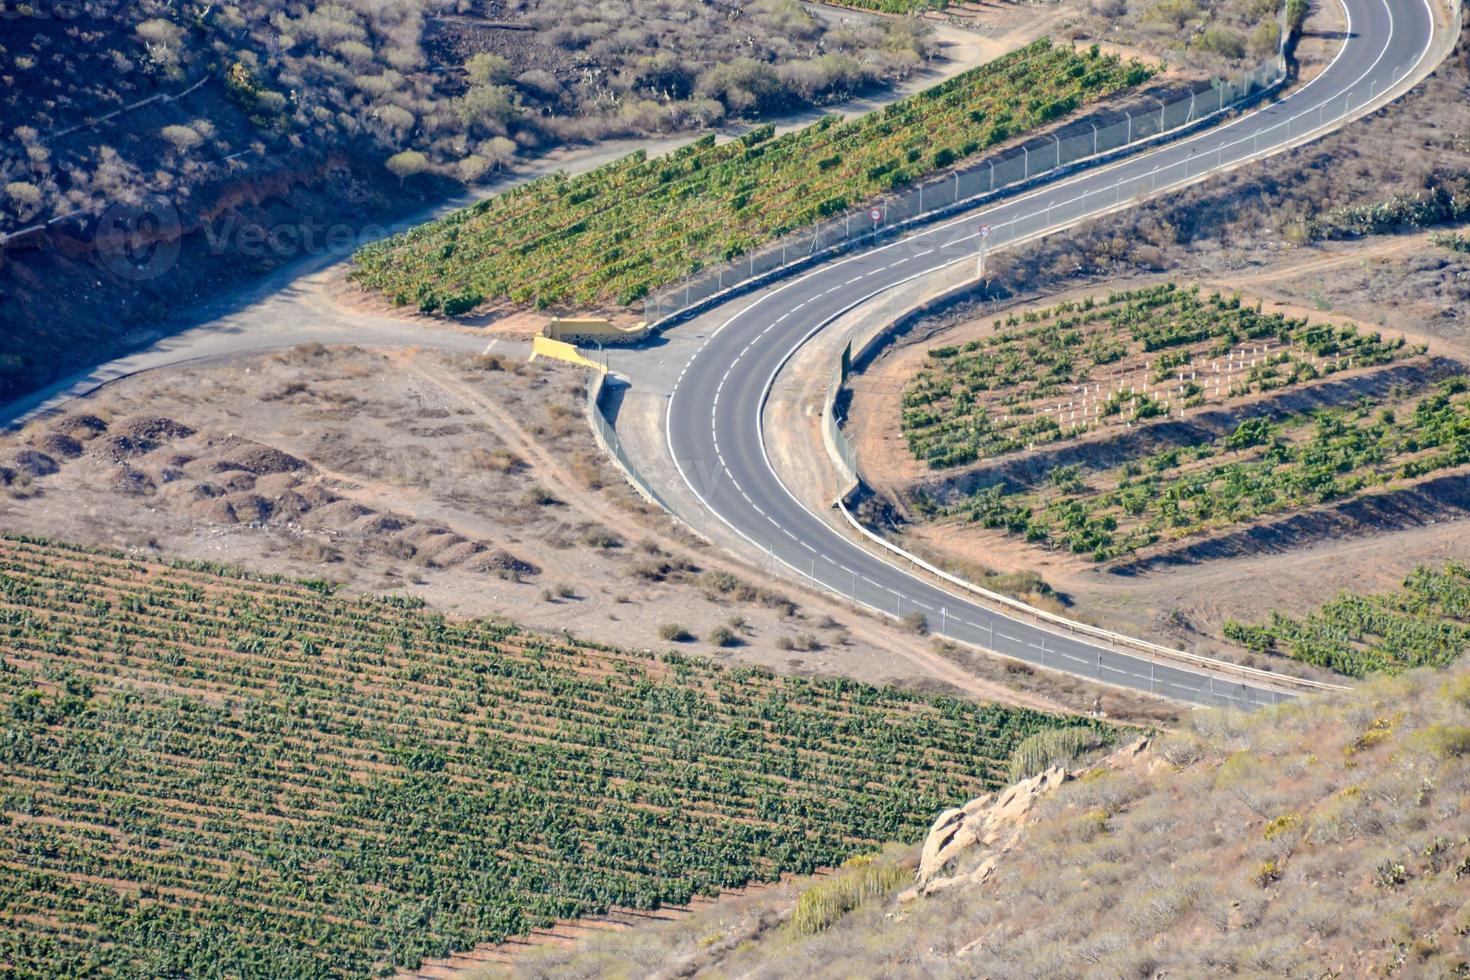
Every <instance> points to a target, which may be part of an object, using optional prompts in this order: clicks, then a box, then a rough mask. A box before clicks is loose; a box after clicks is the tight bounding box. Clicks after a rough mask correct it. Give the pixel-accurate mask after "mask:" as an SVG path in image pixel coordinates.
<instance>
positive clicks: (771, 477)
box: [665, 0, 1434, 708]
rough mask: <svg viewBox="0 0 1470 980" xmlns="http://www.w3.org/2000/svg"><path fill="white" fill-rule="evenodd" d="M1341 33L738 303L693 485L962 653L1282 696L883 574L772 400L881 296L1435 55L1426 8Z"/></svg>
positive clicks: (1235, 153) (1379, 7)
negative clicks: (1027, 189)
mask: <svg viewBox="0 0 1470 980" xmlns="http://www.w3.org/2000/svg"><path fill="white" fill-rule="evenodd" d="M1344 5H1345V7H1346V9H1347V13H1348V19H1349V24H1348V30H1347V31H1346V40H1345V41H1344V43H1343V45H1342V48H1341V49H1340V51H1339V53H1338V54H1337V56H1336V58H1335V59H1334V60H1333V62H1332V63H1331V64H1330V65H1329V66H1328V68H1327V69H1326V70H1325V71H1324V72H1323V73H1322V74H1321V75H1319V76H1318V77H1317V78H1315V79H1313V80H1312V81H1311V82H1309V83H1308V84H1306V85H1304V86H1302V87H1301V88H1300V89H1297V90H1296V91H1294V92H1293V93H1291V94H1290V95H1289V96H1287V97H1286V98H1284V99H1282V100H1280V101H1278V102H1276V103H1273V104H1271V105H1269V106H1266V107H1264V108H1262V109H1260V110H1259V111H1256V112H1253V113H1251V114H1249V115H1246V116H1243V117H1241V118H1238V119H1236V120H1234V121H1232V122H1230V123H1229V124H1227V125H1222V126H1220V127H1217V128H1214V129H1211V130H1207V131H1205V132H1203V133H1200V134H1198V135H1195V136H1193V137H1190V138H1188V139H1183V140H1181V141H1179V142H1176V143H1171V144H1168V145H1165V146H1162V147H1160V148H1158V149H1155V150H1153V151H1151V152H1148V153H1145V154H1141V155H1138V156H1135V157H1130V158H1128V159H1125V160H1123V161H1121V162H1118V163H1115V164H1113V165H1110V166H1106V167H1101V168H1099V169H1096V170H1091V171H1087V172H1084V173H1082V174H1080V175H1078V176H1075V177H1072V178H1070V179H1067V180H1065V181H1062V182H1059V183H1057V184H1053V185H1048V186H1045V187H1042V188H1041V189H1039V190H1037V191H1033V192H1031V193H1029V194H1027V195H1025V196H1022V197H1018V198H1015V199H1012V200H1005V201H1001V202H997V203H994V204H990V205H985V206H982V207H980V208H978V209H977V210H975V211H973V212H971V213H969V214H966V215H964V216H962V217H960V218H958V219H955V220H950V221H948V222H945V223H944V224H940V225H937V226H934V227H932V228H927V229H925V230H923V231H921V232H918V233H916V234H914V235H911V236H909V237H906V238H902V239H900V240H898V241H895V242H893V243H890V244H888V245H884V246H881V247H877V248H874V249H871V250H869V251H866V252H863V253H860V254H857V255H853V256H851V257H848V258H845V259H842V260H840V261H834V262H832V263H830V264H827V265H824V266H822V267H820V268H818V269H816V270H815V271H813V272H810V273H808V274H805V275H803V276H801V277H799V278H794V279H792V280H791V281H789V282H787V283H785V284H784V285H782V286H780V287H779V288H777V289H774V290H772V291H770V292H768V293H766V294H764V295H762V296H761V297H760V298H759V299H756V300H754V301H753V302H747V301H745V300H741V301H739V302H740V303H744V304H745V305H743V306H741V308H740V309H739V310H738V312H735V313H734V314H733V315H732V316H730V317H729V319H727V320H725V321H724V322H723V323H721V324H720V326H719V327H718V328H717V329H716V330H714V331H713V332H712V334H711V336H710V337H709V338H708V339H707V340H706V341H705V342H704V344H703V345H702V346H701V347H700V348H699V349H698V350H697V351H696V352H695V353H694V354H693V356H692V357H691V358H690V359H689V361H688V363H686V364H685V365H684V367H683V370H682V372H681V373H680V375H679V380H678V383H677V384H676V385H675V386H674V389H673V392H672V394H671V395H670V397H669V401H668V409H667V415H666V419H665V436H666V438H667V440H668V444H669V448H670V451H671V452H672V455H673V458H674V462H675V464H676V466H677V468H678V471H679V473H680V475H681V476H682V478H683V479H684V481H685V483H686V484H688V486H689V488H690V490H692V491H693V492H694V494H695V495H696V496H697V497H699V498H700V500H701V501H702V502H703V503H704V505H705V506H706V507H707V508H708V509H709V510H710V511H711V512H712V513H714V514H715V515H716V516H717V517H718V518H719V519H720V520H721V521H723V522H724V523H725V524H726V525H727V526H729V527H730V528H731V529H732V530H733V531H734V532H735V533H737V534H739V535H740V536H741V537H742V538H744V539H745V540H746V541H748V542H750V543H751V544H752V545H754V546H756V547H758V548H759V549H761V550H762V551H765V552H767V553H768V554H769V555H770V556H771V557H772V558H773V559H775V560H778V561H780V562H782V563H783V564H785V565H786V566H788V567H789V568H790V569H792V570H794V571H795V572H797V573H799V574H800V575H801V576H802V577H803V578H806V579H809V580H810V581H811V582H813V583H814V584H816V585H818V586H820V587H822V588H825V589H827V590H830V591H832V592H835V593H838V594H840V595H843V596H845V597H847V598H848V599H849V600H851V601H853V602H856V603H858V604H860V605H862V606H866V607H868V608H871V609H874V610H876V611H879V612H882V613H885V614H888V615H893V616H902V615H904V614H907V613H910V612H914V611H917V612H920V613H922V614H924V616H925V617H926V618H927V619H928V622H929V626H930V628H931V630H933V631H934V632H936V633H942V634H943V635H945V636H947V637H949V638H951V639H953V640H957V641H960V642H963V643H967V644H973V645H976V646H979V647H983V648H986V649H990V650H994V651H996V652H997V653H1001V654H1004V655H1006V656H1009V657H1014V658H1016V659H1018V660H1023V661H1026V662H1029V663H1033V664H1037V665H1040V666H1044V667H1048V668H1053V669H1057V670H1062V671H1066V672H1068V673H1071V674H1076V675H1079V676H1083V677H1088V678H1092V679H1096V680H1100V681H1103V682H1105V683H1109V684H1113V685H1118V686H1122V687H1126V688H1133V689H1137V690H1143V691H1151V692H1154V693H1157V694H1160V695H1162V696H1165V697H1170V698H1174V699H1177V700H1181V701H1186V702H1191V703H1195V704H1201V705H1217V704H1233V705H1236V706H1239V707H1244V708H1251V707H1256V706H1259V705H1262V704H1271V703H1275V702H1276V701H1278V700H1281V699H1282V698H1283V697H1285V695H1282V694H1280V693H1279V692H1278V691H1277V690H1275V689H1273V688H1271V687H1269V686H1266V685H1264V684H1262V685H1257V684H1254V683H1242V682H1241V681H1240V680H1238V679H1226V678H1224V677H1222V676H1220V675H1217V674H1215V673H1211V672H1209V671H1208V670H1206V669H1203V668H1198V669H1196V668H1194V667H1192V666H1190V665H1187V664H1184V663H1175V662H1157V661H1154V660H1151V659H1150V658H1148V657H1146V656H1144V655H1142V654H1133V653H1129V652H1127V651H1126V650H1121V649H1116V648H1113V647H1112V646H1109V645H1107V644H1105V643H1102V642H1100V641H1096V640H1089V639H1087V638H1085V637H1082V636H1078V635H1073V634H1067V633H1060V632H1055V631H1052V630H1050V629H1045V628H1042V627H1040V626H1037V625H1035V624H1034V623H1033V622H1031V621H1029V620H1026V619H1017V618H1013V617H1011V616H1007V615H1005V614H1003V613H1000V612H996V611H994V610H992V609H990V608H987V607H986V606H984V605H981V604H979V603H978V602H976V601H974V599H973V598H970V597H966V596H964V595H962V594H959V593H956V592H952V591H949V590H946V589H942V588H940V587H939V586H937V585H935V584H933V583H932V582H930V581H929V580H928V579H925V578H920V577H918V576H916V575H914V574H911V573H909V572H907V571H905V570H904V569H902V568H898V567H896V566H894V565H890V564H889V563H888V562H887V561H886V560H885V559H884V558H883V557H881V556H879V555H877V554H876V553H874V552H871V551H869V550H867V549H866V548H864V547H862V546H861V545H859V544H858V543H856V542H855V541H854V540H852V539H850V538H848V537H847V536H845V535H844V534H843V533H841V532H840V531H838V530H837V529H835V528H834V527H832V526H831V525H829V524H828V523H827V522H825V521H824V520H822V519H821V518H820V517H819V516H818V515H816V514H814V513H812V512H811V511H810V510H808V509H807V508H806V507H805V506H804V505H803V504H802V503H801V502H800V501H799V500H797V498H796V497H795V495H794V494H792V493H791V492H790V491H789V490H788V489H787V488H786V486H785V485H784V484H783V483H782V482H781V479H780V477H779V476H778V475H777V474H776V472H775V469H774V467H773V466H772V464H771V461H770V459H769V457H768V456H767V454H766V450H765V442H764V437H763V434H762V428H761V420H762V415H763V412H764V408H765V401H766V397H767V395H768V394H769V392H770V390H771V386H772V384H773V383H774V381H775V378H776V376H777V374H778V373H779V372H780V370H781V368H782V367H783V365H784V364H785V363H786V361H787V360H788V359H789V358H790V356H791V355H792V354H793V353H794V352H795V351H796V350H797V349H798V348H799V347H800V346H801V345H802V344H804V343H805V342H806V341H807V340H808V339H809V338H810V337H812V336H814V335H815V334H816V333H817V332H819V331H820V330H822V329H824V328H825V327H827V326H829V325H831V324H832V323H833V322H834V321H835V320H836V319H837V318H838V317H839V316H840V315H841V314H842V313H843V312H845V311H847V310H849V309H851V308H852V307H853V306H855V305H857V304H858V303H861V302H863V301H865V300H866V299H868V298H871V297H872V296H875V295H877V294H879V293H882V292H883V291H884V290H886V289H888V288H891V287H893V286H894V285H896V284H898V283H901V282H904V281H907V280H909V279H912V278H915V277H918V276H921V275H924V274H926V273H929V272H932V271H934V270H936V269H938V268H940V267H942V266H944V265H947V264H950V263H952V262H955V261H957V260H960V259H963V258H966V257H968V256H972V255H973V254H974V250H975V247H976V242H977V238H978V227H979V225H981V224H982V223H983V224H986V225H988V226H990V228H991V229H992V231H991V234H990V238H989V242H990V247H992V248H993V247H995V246H997V245H1005V244H1008V243H1012V242H1015V241H1017V240H1021V239H1025V238H1030V237H1034V236H1037V235H1039V234H1043V233H1046V232H1047V231H1049V230H1053V229H1057V228H1061V227H1065V226H1067V225H1070V224H1072V223H1074V222H1076V221H1077V220H1079V219H1082V218H1085V217H1090V216H1093V215H1097V214H1102V213H1105V212H1107V211H1111V210H1115V209H1117V208H1120V207H1126V206H1128V205H1129V203H1130V202H1132V201H1134V200H1137V199H1139V198H1141V197H1143V196H1148V195H1153V194H1157V193H1162V192H1165V191H1167V190H1169V189H1171V188H1177V187H1180V186H1183V185H1185V184H1187V183H1189V182H1191V181H1192V180H1195V179H1198V178H1199V177H1200V176H1202V175H1204V174H1206V173H1209V172H1213V171H1216V170H1220V169H1224V168H1228V167H1231V166H1233V165H1238V164H1241V163H1243V162H1246V161H1249V160H1251V159H1253V158H1255V157H1257V156H1259V155H1264V154H1267V153H1269V152H1271V151H1273V150H1277V149H1281V148H1284V147H1285V146H1287V145H1289V144H1291V143H1292V142H1294V141H1299V140H1301V139H1302V138H1303V137H1304V136H1306V135H1308V134H1309V133H1310V132H1313V131H1317V130H1321V129H1323V128H1324V127H1327V128H1330V127H1331V125H1332V124H1333V123H1334V121H1338V120H1342V119H1344V118H1346V117H1348V116H1349V115H1351V114H1352V112H1353V111H1356V110H1358V109H1359V108H1360V107H1361V106H1363V105H1364V104H1366V103H1368V102H1370V101H1372V100H1373V99H1374V98H1376V97H1378V96H1380V95H1382V94H1383V93H1385V92H1387V91H1389V90H1390V89H1391V88H1392V87H1393V86H1394V85H1395V84H1397V83H1398V81H1399V80H1400V79H1403V78H1405V77H1408V75H1409V74H1411V73H1412V72H1413V71H1414V70H1415V68H1416V67H1418V65H1419V64H1420V62H1421V61H1422V60H1423V59H1424V58H1426V57H1427V56H1428V54H1429V51H1430V50H1431V46H1432V43H1433V39H1434V15H1433V11H1432V10H1431V9H1430V7H1429V0H1344Z"/></svg>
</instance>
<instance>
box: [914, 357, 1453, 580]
mask: <svg viewBox="0 0 1470 980" xmlns="http://www.w3.org/2000/svg"><path fill="white" fill-rule="evenodd" d="M1465 390H1466V385H1465V382H1464V381H1463V380H1461V379H1459V378H1455V379H1452V380H1451V381H1448V382H1443V383H1441V384H1440V385H1438V386H1437V387H1436V389H1435V390H1434V391H1433V392H1431V393H1430V394H1428V395H1426V396H1425V397H1423V398H1422V399H1420V400H1419V401H1418V402H1417V403H1416V404H1414V406H1413V408H1412V410H1410V411H1408V412H1405V413H1401V414H1396V413H1395V412H1394V411H1392V410H1390V409H1377V410H1375V409H1374V408H1373V406H1371V405H1369V404H1366V403H1365V404H1361V405H1359V406H1356V407H1354V408H1350V409H1326V410H1322V411H1318V412H1314V413H1311V414H1304V415H1295V416H1291V417H1289V418H1287V419H1284V420H1280V421H1272V420H1271V419H1269V418H1266V417H1258V418H1252V419H1248V420H1246V421H1244V422H1242V423H1240V425H1239V426H1238V427H1237V428H1236V429H1235V431H1234V432H1232V433H1230V434H1228V435H1226V436H1223V437H1222V438H1220V439H1217V440H1214V441H1213V442H1207V443H1202V444H1200V445H1197V446H1192V447H1188V448H1181V449H1171V450H1168V451H1165V452H1161V453H1156V454H1154V455H1152V456H1150V457H1148V458H1146V459H1143V460H1141V461H1132V462H1129V463H1126V464H1124V465H1123V466H1121V467H1118V468H1115V469H1112V470H1108V471H1105V472H1101V473H1095V474H1084V473H1083V472H1082V470H1081V468H1080V466H1078V465H1072V466H1065V467H1059V468H1057V469H1055V470H1053V471H1052V473H1051V474H1050V485H1049V486H1047V487H1045V488H1043V489H1040V490H1034V489H1032V490H1027V489H1022V488H1017V487H1012V486H1008V485H1005V484H994V485H991V486H989V487H986V488H985V489H983V490H979V491H977V492H975V493H972V494H968V495H966V496H964V497H962V498H960V499H959V500H956V501H954V502H952V503H950V504H948V505H947V506H939V505H937V504H935V503H933V502H932V501H931V500H929V499H928V498H927V497H925V496H923V495H920V496H919V497H918V499H917V501H916V503H917V504H918V506H919V508H920V509H921V511H923V512H925V513H927V514H928V515H930V516H944V517H953V518H959V519H961V520H964V521H966V522H970V523H976V524H981V525H983V526H985V527H989V528H1000V529H1004V530H1006V531H1007V532H1009V533H1012V534H1016V535H1020V536H1023V537H1024V538H1025V539H1026V540H1027V541H1031V542H1036V543H1045V544H1048V545H1052V546H1057V547H1065V548H1067V549H1068V550H1070V551H1072V552H1075V553H1078V554H1088V555H1091V556H1092V558H1093V559H1094V560H1096V561H1108V560H1110V559H1113V558H1117V557H1120V556H1122V555H1127V554H1131V553H1133V552H1135V551H1137V550H1139V549H1141V548H1145V547H1148V546H1149V545H1152V544H1155V543H1156V542H1159V541H1168V540H1177V539H1180V538H1183V537H1186V536H1189V535H1195V534H1200V533H1203V532H1206V531H1211V532H1213V531H1219V530H1223V529H1228V528H1230V527H1233V526H1236V525H1240V524H1243V523H1245V522H1247V521H1250V520H1253V519H1255V518H1257V517H1261V516H1264V515H1270V514H1277V513H1284V512H1289V511H1294V510H1300V509H1303V508H1307V507H1313V506H1317V505H1319V504H1323V503H1326V502H1328V501H1333V500H1343V499H1347V498H1352V497H1358V496H1362V495H1363V494H1365V493H1368V492H1370V491H1371V490H1373V489H1375V488H1379V487H1383V486H1385V485H1387V484H1390V483H1393V482H1395V481H1405V480H1414V479H1418V478H1420V477H1423V476H1425V475H1427V474H1431V473H1435V472H1438V471H1441V470H1445V469H1448V468H1450V467H1455V466H1462V465H1464V464H1466V463H1470V398H1467V396H1466V395H1465ZM1089 478H1090V479H1093V480H1094V481H1095V482H1096V483H1098V484H1099V485H1100V486H1099V487H1092V486H1089V485H1088V482H1087V480H1088V479H1089Z"/></svg>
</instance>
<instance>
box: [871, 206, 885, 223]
mask: <svg viewBox="0 0 1470 980" xmlns="http://www.w3.org/2000/svg"><path fill="white" fill-rule="evenodd" d="M868 217H870V218H872V219H873V220H874V221H882V220H883V209H882V208H879V207H875V208H873V209H872V210H870V211H869V212H868Z"/></svg>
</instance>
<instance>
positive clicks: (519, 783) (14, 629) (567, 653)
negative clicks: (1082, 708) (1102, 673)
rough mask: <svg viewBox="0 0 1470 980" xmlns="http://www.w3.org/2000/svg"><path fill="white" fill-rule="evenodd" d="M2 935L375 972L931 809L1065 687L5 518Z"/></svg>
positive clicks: (172, 970)
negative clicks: (413, 588) (85, 536)
mask: <svg viewBox="0 0 1470 980" xmlns="http://www.w3.org/2000/svg"><path fill="white" fill-rule="evenodd" d="M0 705H3V707H0V716H3V718H4V722H3V727H4V730H3V733H0V822H3V824H4V834H3V836H0V865H3V867H4V868H5V869H6V870H5V873H4V875H3V876H0V964H4V968H3V972H4V973H5V974H6V975H8V976H16V977H56V976H78V975H90V974H93V973H99V972H100V973H124V974H129V975H135V976H153V977H157V976H197V975H211V976H219V975H229V976H259V977H272V978H283V977H319V976H328V975H333V976H367V975H374V974H381V973H383V972H386V971H391V970H392V969H395V968H401V967H412V966H414V965H415V964H417V963H419V962H420V961H421V960H422V959H424V958H426V957H439V956H443V955H446V954H448V953H450V952H452V951H456V950H464V949H467V948H469V947H471V946H473V945H475V944H477V943H484V942H494V941H497V940H500V939H503V938H505V937H507V936H512V935H515V934H519V933H524V932H526V931H527V930H528V929H530V928H532V927H534V926H537V925H541V924H546V923H549V922H550V921H551V920H553V919H556V918H558V917H568V916H578V915H583V914H588V913H594V912H597V911H600V910H604V909H606V908H607V907H608V906H610V905H614V904H617V905H625V906H636V907H639V908H650V907H653V906H656V905H658V904H660V903H679V902H684V901H686V900H688V899H689V898H690V897H691V896H692V895H695V894H697V893H706V892H714V891H717V890H719V889H720V888H722V887H728V886H735V885H739V884H742V883H745V882H748V881H753V880H754V881H759V880H769V879H772V878H774V877H776V876H777V875H779V874H781V873H782V872H787V871H793V872H799V871H809V870H811V869H814V868H817V867H820V866H823V865H830V864H835V863H838V862H840V861H841V860H843V859H844V858H846V857H848V856H849V855H851V854H853V853H854V852H858V851H861V850H863V849H864V848H868V847H871V846H872V845H874V844H876V843H878V842H882V841H888V840H893V839H913V838H915V837H916V836H918V835H920V834H921V833H922V831H923V830H924V828H925V827H926V825H927V824H928V822H929V821H930V820H931V819H932V817H933V816H934V814H935V813H936V812H937V811H938V810H939V809H941V808H942V807H943V806H945V805H946V804H948V803H950V802H952V801H953V800H956V799H963V798H966V797H967V795H973V794H974V793H975V792H976V791H977V790H978V789H980V788H981V787H984V786H991V785H996V784H997V783H999V782H1000V781H1003V780H1004V777H1005V760H1006V759H1007V757H1008V756H1009V754H1010V752H1011V749H1012V748H1013V747H1014V746H1015V744H1016V743H1017V742H1018V741H1020V740H1021V739H1022V738H1024V737H1025V736H1027V735H1028V734H1031V733H1033V732H1035V731H1037V730H1038V729H1040V728H1043V727H1046V726H1049V725H1051V724H1053V723H1054V722H1055V720H1056V719H1053V718H1051V717H1048V716H1045V715H1041V714H1036V713H1030V712H1025V711H1016V710H1011V709H1005V708H1000V707H996V706H985V705H976V704H972V703H967V702H961V701H957V700H952V699H946V698H929V697H921V696H918V695H914V694H911V693H905V692H901V691H898V690H894V689H880V688H875V687H869V686H864V685H861V684H856V683H853V682H848V681H830V682H829V681H814V680H802V679H794V678H775V677H772V676H769V675H766V674H763V673H760V672H756V671H752V670H725V669H721V668H720V667H718V666H715V665H712V664H709V663H704V662H697V661H693V660H689V659H686V658H682V657H678V656H675V655H672V654H670V655H665V656H655V655H652V654H647V653H635V652H630V651H624V650H614V649H606V648H602V647H597V646H594V645H592V644H588V643H584V642H579V641H574V640H572V639H570V638H564V637H560V638H559V637H545V636H536V635H530V634H527V633H524V632H522V631H520V630H518V629H516V628H515V627H514V626H511V625H508V624H505V623H497V622H478V621H477V622H456V621H451V620H447V619H445V618H444V617H442V616H440V615H437V614H434V613H433V612H431V611H428V610H427V609H424V608H421V607H419V606H418V605H417V604H416V603H415V602H413V601H411V600H404V599H373V598H362V599H346V598H340V597H336V596H334V595H333V594H332V592H331V589H330V588H329V587H327V586H325V585H323V584H321V583H310V582H307V583H301V582H290V581H277V580H259V579H252V578H248V577H246V576H244V575H243V574H242V573H239V572H236V571H232V570H230V569H225V568H204V567H184V566H167V565H163V564H159V563H156V562H149V561H144V560H139V559H135V558H130V557H126V556H120V555H116V554H106V553H96V552H91V551H85V550H81V549H76V548H70V547H64V546H60V545H55V544H49V543H44V542H37V541H30V540H21V539H10V538H0Z"/></svg>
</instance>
